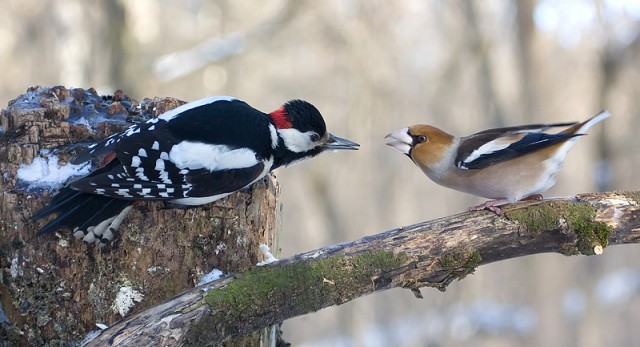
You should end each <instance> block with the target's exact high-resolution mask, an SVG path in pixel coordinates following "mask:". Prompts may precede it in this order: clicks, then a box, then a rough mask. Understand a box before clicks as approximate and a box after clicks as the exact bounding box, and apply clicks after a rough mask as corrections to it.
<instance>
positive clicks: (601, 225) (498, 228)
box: [89, 192, 640, 346]
mask: <svg viewBox="0 0 640 347" xmlns="http://www.w3.org/2000/svg"><path fill="white" fill-rule="evenodd" d="M639 204H640V192H611V193H592V194H581V195H577V196H575V197H570V198H562V199H552V200H544V201H536V202H523V203H518V204H514V205H508V206H505V207H503V208H502V209H503V211H504V212H505V215H504V216H498V215H495V214H493V213H491V212H486V211H481V212H467V213H461V214H458V215H454V216H450V217H446V218H441V219H437V220H433V221H429V222H424V223H420V224H416V225H411V226H407V227H400V228H397V229H394V230H390V231H387V232H384V233H381V234H377V235H372V236H367V237H365V238H362V239H360V240H357V241H353V242H349V243H342V244H338V245H334V246H329V247H326V248H322V249H318V250H315V251H311V252H307V253H304V254H299V255H296V256H294V257H292V258H289V259H285V260H281V261H278V262H276V263H273V264H271V265H269V266H266V267H256V268H252V269H250V270H249V271H246V272H243V273H239V274H236V275H232V276H230V277H227V278H224V279H221V280H218V281H216V282H213V283H210V284H207V285H205V286H201V287H198V288H194V289H192V290H190V291H188V292H185V293H182V294H180V295H178V296H176V297H175V298H173V299H171V300H169V301H166V302H164V303H162V304H160V305H158V306H156V307H153V308H151V309H148V310H146V311H144V312H140V313H138V314H136V315H133V316H130V317H128V318H127V319H125V320H123V321H121V322H118V323H116V324H115V325H114V326H112V327H110V328H109V329H107V330H105V331H103V332H102V333H101V335H100V336H98V337H97V338H96V339H94V340H93V341H91V342H90V343H89V345H90V346H105V345H109V346H129V345H131V346H137V345H149V344H160V345H172V344H176V345H184V346H208V345H217V344H219V343H221V342H224V341H225V340H227V339H229V338H231V337H233V336H236V335H240V334H245V333H247V332H250V331H252V330H254V329H258V328H260V327H263V326H268V325H269V324H273V323H274V322H279V321H283V320H285V319H288V318H291V317H295V316H298V315H302V314H306V313H309V312H314V311H317V310H319V309H322V308H324V307H328V306H332V305H340V304H343V303H345V302H348V301H350V300H353V299H355V298H358V297H360V296H364V295H367V294H371V293H373V292H377V291H382V290H386V289H390V288H395V287H403V288H408V289H411V290H412V291H413V292H414V294H415V295H416V296H417V297H420V292H419V288H421V287H434V288H437V289H439V290H442V291H444V290H445V288H446V287H447V285H448V284H449V283H451V282H452V281H453V280H455V279H462V278H464V277H465V276H466V275H467V274H470V273H472V272H473V271H474V269H475V268H476V267H477V266H480V265H483V264H488V263H491V262H495V261H500V260H506V259H510V258H515V257H520V256H524V255H530V254H537V253H545V252H557V253H562V254H565V255H567V256H569V255H578V254H584V255H593V254H601V253H602V252H603V249H604V248H605V247H607V246H608V245H619V244H625V243H638V242H639V240H640V207H639Z"/></svg>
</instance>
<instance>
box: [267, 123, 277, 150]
mask: <svg viewBox="0 0 640 347" xmlns="http://www.w3.org/2000/svg"><path fill="white" fill-rule="evenodd" d="M269 135H270V136H271V148H273V149H276V147H278V131H277V130H276V127H274V126H273V125H272V124H269Z"/></svg>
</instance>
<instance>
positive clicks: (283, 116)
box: [269, 106, 293, 129]
mask: <svg viewBox="0 0 640 347" xmlns="http://www.w3.org/2000/svg"><path fill="white" fill-rule="evenodd" d="M269 115H270V116H271V119H273V123H274V124H275V125H276V128H278V129H289V128H291V127H293V124H291V121H290V120H289V115H288V114H287V111H286V110H285V109H284V106H282V107H280V108H279V109H277V110H275V111H273V112H271V113H269Z"/></svg>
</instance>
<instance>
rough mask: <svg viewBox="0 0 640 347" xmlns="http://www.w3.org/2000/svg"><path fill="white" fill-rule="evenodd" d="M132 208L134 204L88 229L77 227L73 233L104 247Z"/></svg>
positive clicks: (77, 236) (88, 241)
mask: <svg viewBox="0 0 640 347" xmlns="http://www.w3.org/2000/svg"><path fill="white" fill-rule="evenodd" d="M132 208H133V206H131V205H129V206H127V207H125V208H124V209H123V210H122V211H120V213H118V214H117V215H116V216H114V217H111V218H109V219H106V220H104V221H102V222H100V224H98V225H96V226H90V227H88V228H87V230H80V229H77V228H76V229H75V230H74V231H73V235H74V236H75V237H76V238H78V239H80V238H81V239H82V240H83V241H85V242H87V243H97V244H99V245H100V247H103V246H104V245H106V244H107V243H109V241H111V240H113V238H114V236H115V234H116V232H117V231H118V228H119V227H120V224H122V221H124V218H125V217H126V216H127V214H129V212H130V211H131V209H132Z"/></svg>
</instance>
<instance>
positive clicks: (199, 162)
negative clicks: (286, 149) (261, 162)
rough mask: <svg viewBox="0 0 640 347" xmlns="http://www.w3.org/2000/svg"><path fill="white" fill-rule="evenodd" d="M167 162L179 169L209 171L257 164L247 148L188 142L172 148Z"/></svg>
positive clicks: (252, 153)
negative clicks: (169, 161) (204, 169)
mask: <svg viewBox="0 0 640 347" xmlns="http://www.w3.org/2000/svg"><path fill="white" fill-rule="evenodd" d="M169 160H171V161H172V162H173V163H174V164H175V165H176V166H177V167H178V168H179V169H191V170H195V169H202V168H206V169H208V170H209V171H218V170H225V169H240V168H246V167H251V166H254V165H256V164H257V163H258V159H257V158H256V153H255V152H254V151H252V150H250V149H248V148H238V149H231V148H229V146H225V145H209V144H205V143H201V142H189V141H183V142H180V143H179V144H177V145H175V146H173V147H172V148H171V151H170V152H169Z"/></svg>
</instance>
